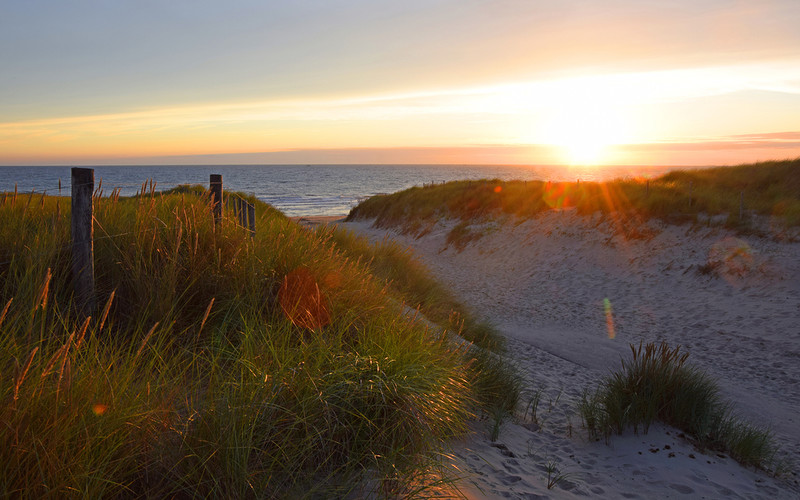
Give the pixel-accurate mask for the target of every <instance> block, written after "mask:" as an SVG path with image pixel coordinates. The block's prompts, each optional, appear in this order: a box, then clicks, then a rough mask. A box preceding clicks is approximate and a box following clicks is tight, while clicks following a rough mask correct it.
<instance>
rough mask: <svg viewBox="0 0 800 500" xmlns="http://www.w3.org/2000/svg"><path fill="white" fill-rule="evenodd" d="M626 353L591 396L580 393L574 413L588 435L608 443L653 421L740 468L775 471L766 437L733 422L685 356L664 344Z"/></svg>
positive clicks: (709, 381)
mask: <svg viewBox="0 0 800 500" xmlns="http://www.w3.org/2000/svg"><path fill="white" fill-rule="evenodd" d="M631 352H632V358H631V359H630V360H629V361H625V360H623V361H622V367H621V369H620V370H619V371H615V372H612V373H611V374H610V375H608V376H607V377H605V378H604V379H603V380H602V381H601V383H600V386H599V388H598V389H597V391H596V392H595V393H593V394H592V393H590V392H589V391H588V390H587V391H586V392H584V395H583V397H582V401H581V403H580V405H579V411H580V414H581V418H582V420H583V424H584V427H585V428H586V429H587V430H588V431H589V433H590V435H591V436H593V437H595V438H597V437H599V436H601V435H602V436H605V438H606V439H608V437H609V435H610V434H611V433H617V434H622V433H623V431H625V430H626V429H628V428H631V427H632V428H633V430H634V432H636V433H638V431H639V430H640V429H641V430H642V431H643V432H644V433H647V431H648V430H649V428H650V425H651V424H652V423H653V422H662V423H665V424H667V425H670V426H672V427H675V428H677V429H680V430H682V431H684V432H686V433H687V434H688V435H689V436H691V438H692V439H693V440H694V441H695V442H696V443H697V444H698V445H699V446H701V447H704V448H711V449H715V450H722V451H725V452H727V453H729V454H730V455H731V456H732V457H733V458H735V459H736V460H738V461H739V462H741V463H743V464H745V465H752V466H754V467H759V468H762V469H767V470H770V469H775V468H776V466H777V462H776V454H777V446H776V444H775V442H774V440H773V438H772V435H771V434H770V432H769V431H768V430H767V429H765V428H761V427H758V426H755V425H752V424H749V423H747V422H744V421H742V420H741V419H739V418H737V417H736V416H735V415H734V414H733V412H732V406H731V405H730V404H729V403H726V402H724V401H722V399H721V397H720V395H719V388H718V387H717V384H716V382H714V381H713V380H712V379H711V378H710V377H709V376H708V375H706V374H705V372H703V371H701V370H700V369H699V368H697V367H695V366H692V365H689V364H687V363H686V360H687V358H688V356H689V355H688V353H685V352H681V351H680V347H675V348H671V347H669V346H668V345H667V344H666V343H661V344H658V345H656V344H652V343H651V344H647V345H642V344H639V346H638V347H635V346H633V345H631Z"/></svg>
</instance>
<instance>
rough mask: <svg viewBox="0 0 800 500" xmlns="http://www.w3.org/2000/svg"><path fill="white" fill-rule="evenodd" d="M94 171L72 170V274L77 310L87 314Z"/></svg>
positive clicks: (91, 288)
mask: <svg viewBox="0 0 800 500" xmlns="http://www.w3.org/2000/svg"><path fill="white" fill-rule="evenodd" d="M93 191H94V170H93V169H91V168H73V169H72V276H73V279H74V281H75V301H76V305H77V306H78V310H79V311H80V312H81V313H82V314H83V315H85V316H90V315H92V314H93V313H94V309H95V296H94V225H93V224H92V218H93V205H92V192H93Z"/></svg>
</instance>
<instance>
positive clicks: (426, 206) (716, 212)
mask: <svg viewBox="0 0 800 500" xmlns="http://www.w3.org/2000/svg"><path fill="white" fill-rule="evenodd" d="M740 203H741V205H740ZM740 207H742V208H743V210H741V217H740ZM560 208H575V209H576V210H577V211H578V212H580V213H594V212H598V211H599V212H601V213H615V214H618V215H625V216H634V217H657V218H661V219H665V220H667V221H700V220H702V218H704V217H705V218H710V217H717V216H719V217H721V218H723V219H724V223H725V224H727V225H728V226H732V227H736V228H740V229H748V227H749V224H750V217H749V216H750V215H751V214H756V215H759V216H764V217H772V218H773V219H774V220H775V221H779V222H780V223H781V224H783V225H785V226H788V227H796V226H799V225H800V159H795V160H787V161H773V162H764V163H755V164H747V165H738V166H732V167H718V168H709V169H696V170H676V171H673V172H670V173H667V174H665V175H662V176H660V177H657V178H654V179H649V180H648V179H618V180H613V181H608V182H600V183H598V182H545V181H500V180H496V179H495V180H482V181H454V182H448V183H446V184H437V185H431V186H425V187H413V188H411V189H407V190H405V191H400V192H398V193H394V194H390V195H381V196H375V197H372V198H369V199H367V200H365V201H363V202H361V203H359V204H358V205H357V206H356V207H354V208H353V209H352V210H351V212H350V215H349V216H348V217H349V219H351V220H354V219H363V218H374V219H375V225H376V226H377V227H399V228H401V230H403V231H406V232H410V233H413V234H423V233H424V232H425V231H427V230H429V228H430V227H431V225H432V224H434V223H435V221H437V220H438V219H440V218H448V219H457V220H460V221H461V222H462V227H461V228H460V229H459V231H461V232H462V233H463V232H465V230H466V228H465V227H464V226H463V224H471V223H476V222H480V221H482V220H484V219H486V218H490V217H497V216H500V215H513V216H517V217H521V218H528V217H533V216H535V215H536V214H538V213H540V212H543V211H545V210H550V209H560ZM457 237H458V235H457V234H454V235H453V238H457Z"/></svg>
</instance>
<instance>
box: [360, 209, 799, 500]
mask: <svg viewBox="0 0 800 500" xmlns="http://www.w3.org/2000/svg"><path fill="white" fill-rule="evenodd" d="M451 226H452V224H450V225H448V224H443V225H439V226H437V227H436V228H435V229H434V230H433V231H431V232H430V233H429V234H427V235H426V236H424V237H423V238H420V239H414V238H412V237H409V236H407V235H399V234H397V233H395V232H391V233H390V235H391V236H392V237H393V238H395V239H397V240H398V241H400V242H401V243H403V244H406V245H409V246H411V247H412V248H413V249H414V251H415V253H416V254H417V255H418V256H419V257H421V258H422V259H423V260H424V261H425V262H426V263H427V264H428V265H429V266H430V268H431V269H432V270H433V272H434V274H435V275H436V276H437V277H438V278H439V279H441V280H442V281H443V282H444V283H446V284H447V285H449V286H450V287H452V289H453V290H454V291H455V292H456V293H457V294H458V295H459V296H460V297H461V298H462V299H463V300H464V302H465V303H467V304H468V305H469V306H471V307H472V308H473V309H474V310H475V311H476V312H477V313H478V314H479V315H480V316H482V317H484V318H487V319H489V320H490V321H491V322H493V323H494V324H495V325H496V326H497V327H498V328H499V329H500V330H501V331H502V332H503V333H504V334H505V335H506V336H507V337H508V338H509V344H510V348H511V349H510V351H511V353H512V356H513V358H514V362H515V363H516V364H517V365H518V366H519V367H520V370H521V371H522V373H523V374H524V375H525V376H526V378H527V379H528V384H529V387H530V389H531V391H534V392H535V391H541V397H540V403H539V407H538V411H537V418H536V419H535V422H534V419H532V418H531V417H530V415H528V416H527V417H525V418H522V417H520V418H519V419H517V420H518V421H517V422H509V423H507V424H506V426H505V427H504V429H503V431H502V432H501V435H500V439H499V443H494V445H493V444H492V443H491V442H489V440H488V438H487V437H486V429H481V430H480V432H478V433H477V435H476V436H475V437H474V438H472V439H470V441H469V442H466V443H463V444H462V445H461V447H459V448H457V450H458V451H457V452H456V454H457V455H458V456H459V458H460V459H461V460H462V461H463V462H464V463H465V464H466V469H467V470H468V471H470V477H471V478H472V483H473V486H479V487H480V488H481V489H482V490H483V493H481V492H480V491H478V490H470V493H469V494H470V495H471V496H474V497H477V498H481V497H482V495H485V497H488V498H501V497H508V498H548V497H552V498H571V497H572V496H591V497H596V496H603V497H606V498H622V497H626V498H671V497H687V498H700V497H705V498H737V497H740V498H800V487H798V485H797V476H796V475H789V476H788V477H786V478H784V479H780V480H776V479H774V478H772V477H769V476H767V475H766V474H763V473H757V472H754V471H752V470H748V469H745V468H743V467H740V466H739V465H738V464H736V463H735V462H734V461H733V460H731V459H730V458H728V457H724V458H723V457H719V456H717V455H715V454H712V455H704V454H702V453H700V452H698V451H697V450H695V449H693V447H692V446H691V445H690V444H688V443H686V442H685V441H684V440H682V439H679V438H677V437H676V432H675V431H674V430H670V429H664V428H658V429H651V431H650V433H649V434H647V435H642V436H633V435H626V436H621V437H614V438H612V441H611V444H610V445H606V444H605V443H594V442H590V441H588V440H587V438H586V435H585V432H584V431H583V430H582V429H581V428H580V417H579V416H578V413H577V401H579V398H580V394H581V392H582V391H583V389H584V388H587V387H594V386H595V384H596V382H597V380H598V379H599V378H600V377H602V376H603V375H604V374H606V373H607V372H608V370H609V369H610V368H613V367H617V366H618V365H619V359H620V356H627V355H628V354H629V347H628V345H629V344H630V343H634V344H638V343H639V342H640V341H644V342H650V341H658V342H660V341H666V342H668V343H669V344H670V345H673V346H674V345H678V344H680V345H682V346H684V348H685V349H687V350H688V351H689V352H690V358H689V359H690V361H691V362H693V363H695V364H698V365H700V366H701V367H702V368H703V369H705V370H707V371H708V372H709V373H710V374H711V375H712V376H714V377H715V378H716V379H717V380H718V381H719V383H720V386H721V389H722V392H723V394H724V395H725V396H726V397H727V398H729V399H730V400H732V401H735V402H736V405H737V406H736V407H737V410H738V411H739V413H741V414H742V415H743V416H745V417H747V418H748V419H750V420H751V421H753V422H758V423H763V424H766V425H769V426H770V427H771V428H772V429H773V431H774V433H775V435H776V437H777V439H778V440H779V441H780V442H781V443H782V447H783V449H784V450H785V452H786V453H787V454H788V456H789V457H790V458H792V459H793V460H795V461H796V462H797V463H799V464H800V460H798V459H800V426H798V418H799V417H798V416H799V415H800V388H798V384H797V383H798V381H800V359H799V358H800V243H788V242H780V241H776V240H775V239H771V238H759V237H736V236H735V235H732V234H730V233H729V232H728V231H726V230H723V229H720V228H707V227H700V228H697V227H694V228H693V227H690V226H688V225H684V226H674V225H666V224H663V223H661V222H659V221H651V222H648V223H647V224H645V225H633V224H630V223H625V224H620V223H619V222H615V221H614V220H612V219H609V218H601V217H600V216H599V215H596V216H594V217H584V216H579V215H576V214H574V213H572V212H548V213H545V214H543V215H541V216H540V217H538V218H536V219H532V220H528V221H524V222H521V223H520V222H519V221H516V220H506V221H504V222H492V223H487V224H484V225H482V226H481V227H480V228H479V230H480V231H481V232H482V233H484V234H485V236H484V237H483V238H481V239H480V240H478V241H476V242H472V243H470V244H468V245H467V246H466V247H465V248H464V249H463V251H461V252H459V251H457V250H456V249H455V248H453V247H452V246H451V247H449V248H447V247H446V239H445V238H446V234H447V232H448V230H449V227H451ZM344 227H347V228H350V229H353V230H355V231H357V232H359V233H362V234H364V235H367V236H369V237H371V238H376V239H378V238H383V237H384V235H385V234H386V231H383V230H376V229H374V228H371V227H370V223H369V222H357V223H346V224H344ZM710 268H713V270H712V271H711V272H708V271H709V269H710ZM609 317H610V319H611V321H610V322H609ZM609 324H612V325H613V334H614V338H610V331H609V330H610V327H609ZM631 434H632V433H631ZM498 446H499V447H498ZM667 446H668V448H667ZM653 450H656V451H653ZM510 455H513V456H510ZM548 464H549V465H550V467H548ZM548 468H549V469H551V471H552V470H553V469H554V468H555V469H557V470H558V471H561V472H563V473H565V474H567V477H566V478H565V479H562V480H560V481H558V482H557V484H555V485H551V486H553V487H552V489H548V488H547V482H548V481H547V476H548V471H547V469H548ZM549 475H550V477H551V478H552V477H554V473H552V472H551V473H550V474H549Z"/></svg>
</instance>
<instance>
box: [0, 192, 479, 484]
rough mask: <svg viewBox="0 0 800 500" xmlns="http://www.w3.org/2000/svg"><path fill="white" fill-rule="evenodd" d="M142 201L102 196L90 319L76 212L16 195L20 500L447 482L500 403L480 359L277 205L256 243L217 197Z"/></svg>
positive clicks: (12, 470) (10, 416)
mask: <svg viewBox="0 0 800 500" xmlns="http://www.w3.org/2000/svg"><path fill="white" fill-rule="evenodd" d="M142 191H143V192H142V193H141V194H140V195H138V196H134V197H130V198H120V197H118V196H113V197H111V198H96V199H95V200H94V205H95V219H96V221H95V245H94V250H95V273H96V290H97V299H98V300H97V302H98V304H100V309H99V310H98V311H95V314H93V315H92V316H91V317H90V318H88V319H85V318H83V317H81V316H79V315H78V314H77V313H76V312H75V307H74V304H73V297H72V277H71V267H70V266H71V263H70V253H71V250H70V248H71V247H70V241H69V226H70V223H69V199H68V198H55V197H44V196H43V197H41V198H40V197H39V196H38V195H37V196H36V197H33V198H28V197H23V196H17V197H14V196H12V195H10V194H9V195H4V196H3V201H2V204H0V275H2V278H3V281H2V287H0V309H1V310H2V311H1V312H2V314H0V370H2V374H3V377H2V378H1V379H0V380H1V381H0V425H2V427H3V429H4V431H3V433H2V443H0V444H2V446H0V490H2V491H3V492H5V493H6V494H9V495H12V496H22V497H37V498H38V497H41V496H45V495H52V496H84V497H92V498H98V497H115V496H167V497H174V496H178V497H183V496H217V497H236V498H274V497H303V496H314V495H317V496H339V495H344V494H347V492H348V491H349V490H351V489H352V488H354V487H355V486H354V485H359V487H363V488H368V489H367V490H362V491H360V494H368V493H370V491H372V492H373V493H375V492H378V493H380V492H384V493H385V492H388V491H394V490H397V489H398V488H400V487H401V486H402V485H403V484H404V483H406V482H407V481H409V479H408V478H419V477H423V476H425V472H426V471H428V470H430V469H431V468H433V467H437V466H438V462H437V457H438V454H439V453H440V452H441V447H442V443H444V441H445V440H446V439H448V438H449V437H452V436H456V435H458V434H460V433H462V432H464V431H465V429H466V421H467V419H468V418H470V417H471V416H472V415H473V413H474V412H475V411H477V410H479V408H480V406H479V403H478V402H477V400H478V399H479V398H485V399H491V396H490V397H488V398H486V397H485V396H481V394H482V393H483V389H481V390H480V391H479V390H478V389H477V388H478V387H482V386H480V385H479V384H481V381H483V380H487V379H490V378H491V373H490V370H489V369H487V368H484V367H482V366H481V363H480V362H479V361H475V359H476V356H475V354H474V353H472V352H470V351H469V350H467V349H466V348H464V347H458V346H457V345H455V344H453V343H450V342H447V341H446V340H443V339H441V338H437V337H436V336H435V335H432V334H431V333H430V332H429V331H428V330H427V329H426V328H424V327H422V326H420V325H419V324H417V323H414V322H411V321H409V320H408V319H407V318H406V317H405V316H404V314H403V311H402V310H401V308H400V306H399V305H398V302H397V300H396V298H395V296H394V295H392V294H391V293H390V291H389V289H388V288H387V286H386V283H385V279H383V278H377V279H376V277H374V276H373V274H372V273H371V272H370V270H369V269H368V268H367V267H366V266H364V265H362V264H360V263H358V262H354V261H353V260H350V259H348V258H347V256H346V255H345V254H344V253H343V251H342V250H341V249H339V248H337V247H336V245H334V244H333V243H332V242H331V241H330V240H329V239H328V238H323V237H320V235H318V234H316V233H312V232H309V231H307V230H305V229H303V228H301V227H299V226H297V225H296V224H293V223H291V222H290V221H288V220H287V219H286V217H284V216H283V215H282V214H280V213H279V212H277V211H275V210H274V209H272V208H271V207H268V206H266V205H264V204H262V203H257V204H256V211H257V228H258V231H257V234H256V236H255V238H251V236H250V233H249V232H248V231H247V230H245V229H243V228H240V227H238V226H237V224H236V223H235V221H234V217H233V214H227V213H226V214H225V216H224V219H223V221H222V223H221V224H219V225H215V224H214V220H213V215H212V213H211V209H210V204H209V200H208V195H207V193H206V192H205V190H202V189H192V188H186V189H182V190H176V191H174V192H172V193H169V194H162V193H156V192H154V191H152V188H151V190H150V191H149V192H144V191H145V190H144V189H143V190H142ZM370 485H372V486H370ZM381 485H383V486H381ZM386 485H390V486H389V487H386ZM369 488H372V490H369ZM387 488H388V489H387Z"/></svg>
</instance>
